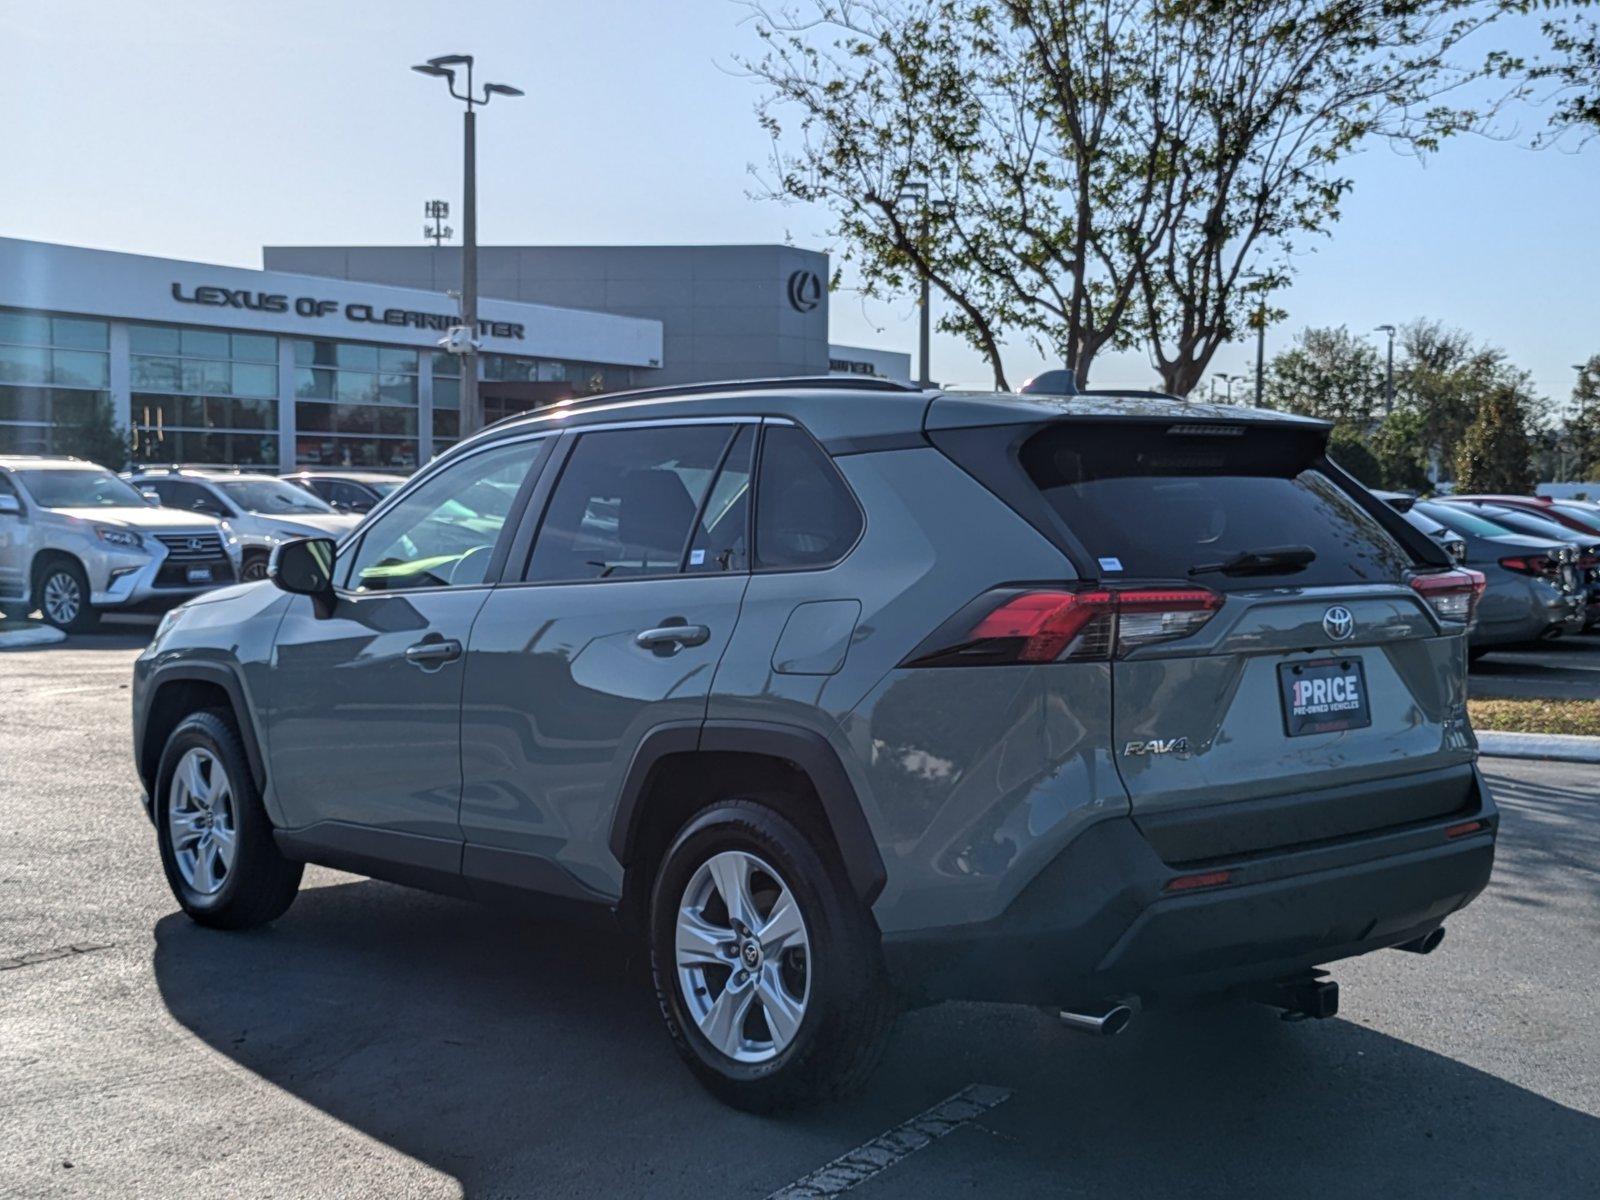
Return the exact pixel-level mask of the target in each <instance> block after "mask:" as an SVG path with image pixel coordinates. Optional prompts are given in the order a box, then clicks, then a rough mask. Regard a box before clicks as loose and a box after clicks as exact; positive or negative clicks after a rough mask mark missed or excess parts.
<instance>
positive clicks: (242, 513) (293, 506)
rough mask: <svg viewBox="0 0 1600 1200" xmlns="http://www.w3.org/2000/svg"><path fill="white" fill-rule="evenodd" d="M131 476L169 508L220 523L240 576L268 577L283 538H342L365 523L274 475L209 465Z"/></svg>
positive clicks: (149, 469) (152, 469)
mask: <svg viewBox="0 0 1600 1200" xmlns="http://www.w3.org/2000/svg"><path fill="white" fill-rule="evenodd" d="M127 478H129V479H131V480H132V481H133V485H134V486H135V487H137V488H139V489H140V490H142V491H145V492H151V493H154V494H155V495H156V496H157V497H158V498H159V499H160V502H161V503H162V504H164V505H166V506H167V507H168V508H181V509H185V510H187V511H189V512H198V513H204V514H205V515H207V516H209V517H215V518H217V519H219V520H220V521H221V522H222V530H223V536H224V537H226V538H227V539H228V541H229V547H230V550H231V551H232V552H234V553H236V554H237V555H238V556H239V558H240V563H241V566H240V575H239V577H240V579H243V580H246V581H249V580H254V579H265V578H266V577H267V559H268V558H270V557H271V555H272V548H273V547H274V546H276V545H277V544H278V543H279V542H282V541H287V540H288V539H289V538H297V537H331V538H333V539H335V540H338V539H339V538H340V537H343V536H344V534H346V533H347V532H349V531H350V530H352V529H354V528H355V527H356V526H357V525H358V524H360V522H361V518H360V517H359V516H356V515H352V514H347V513H341V512H338V511H336V510H335V509H334V508H333V507H332V506H331V505H329V504H328V503H327V502H326V501H325V500H323V499H322V498H321V497H319V496H316V495H313V494H312V493H310V492H308V491H306V490H305V489H304V488H298V487H295V486H294V485H293V484H291V483H285V482H284V481H283V480H281V479H278V478H275V477H274V476H271V475H248V474H245V473H243V472H241V471H229V470H223V469H221V468H205V467H145V468H142V469H139V470H136V471H134V472H132V474H130V475H129V476H127Z"/></svg>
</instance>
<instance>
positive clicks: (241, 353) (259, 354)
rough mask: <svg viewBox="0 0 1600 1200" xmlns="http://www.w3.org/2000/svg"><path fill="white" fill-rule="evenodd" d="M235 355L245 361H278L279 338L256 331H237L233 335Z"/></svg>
mask: <svg viewBox="0 0 1600 1200" xmlns="http://www.w3.org/2000/svg"><path fill="white" fill-rule="evenodd" d="M232 341H233V357H234V358H235V359H236V360H238V359H242V360H244V361H245V362H263V363H276V362H277V361H278V339H277V338H275V337H264V336H262V335H260V334H254V333H236V334H234V335H233V338H232Z"/></svg>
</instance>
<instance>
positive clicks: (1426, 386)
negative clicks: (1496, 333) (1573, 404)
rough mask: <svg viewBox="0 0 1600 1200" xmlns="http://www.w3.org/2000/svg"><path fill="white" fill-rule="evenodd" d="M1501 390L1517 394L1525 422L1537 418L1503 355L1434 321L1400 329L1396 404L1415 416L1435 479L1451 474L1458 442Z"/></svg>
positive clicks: (1520, 378) (1524, 382) (1525, 384)
mask: <svg viewBox="0 0 1600 1200" xmlns="http://www.w3.org/2000/svg"><path fill="white" fill-rule="evenodd" d="M1506 389H1511V390H1513V391H1515V392H1516V393H1517V394H1518V397H1519V399H1520V402H1521V404H1522V406H1523V410H1524V413H1525V415H1526V416H1527V417H1528V418H1529V419H1530V420H1537V419H1538V418H1539V417H1541V416H1542V415H1543V410H1544V405H1543V404H1542V403H1541V402H1539V401H1538V400H1537V399H1536V398H1535V396H1534V393H1533V384H1532V379H1531V377H1530V376H1529V375H1528V373H1527V372H1526V371H1523V370H1520V369H1518V368H1517V367H1514V366H1512V365H1511V363H1510V362H1508V361H1507V358H1506V354H1505V351H1503V350H1501V349H1499V348H1498V347H1495V346H1490V345H1488V344H1487V343H1478V342H1476V341H1474V339H1473V338H1472V335H1471V334H1469V333H1467V332H1466V331H1464V330H1461V329H1452V328H1450V327H1449V326H1447V325H1445V324H1443V323H1442V322H1439V321H1430V320H1425V319H1421V320H1416V321H1412V322H1410V323H1409V324H1407V325H1404V326H1402V327H1401V330H1400V354H1399V356H1398V358H1397V360H1396V362H1395V399H1396V405H1397V406H1398V407H1403V408H1408V409H1410V410H1412V411H1414V412H1415V413H1416V414H1417V416H1418V417H1419V419H1420V421H1421V441H1422V445H1423V447H1424V452H1425V455H1426V458H1427V459H1429V460H1431V461H1432V462H1433V463H1435V464H1437V465H1438V467H1439V470H1440V472H1441V474H1443V475H1445V476H1448V474H1449V473H1450V472H1451V470H1452V469H1453V467H1454V464H1455V462H1456V460H1457V458H1458V451H1459V448H1460V446H1461V443H1462V439H1463V438H1464V437H1465V436H1466V433H1467V430H1468V428H1470V427H1471V425H1472V423H1473V422H1474V421H1475V420H1476V419H1477V417H1478V413H1479V411H1480V410H1481V408H1482V407H1483V404H1484V403H1485V401H1486V400H1488V399H1489V397H1491V396H1493V395H1494V394H1496V393H1497V392H1500V391H1504V390H1506Z"/></svg>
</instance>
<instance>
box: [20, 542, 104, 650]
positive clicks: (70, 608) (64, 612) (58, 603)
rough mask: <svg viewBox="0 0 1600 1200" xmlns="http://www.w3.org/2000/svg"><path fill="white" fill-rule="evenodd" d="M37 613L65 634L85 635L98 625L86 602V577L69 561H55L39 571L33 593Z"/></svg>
mask: <svg viewBox="0 0 1600 1200" xmlns="http://www.w3.org/2000/svg"><path fill="white" fill-rule="evenodd" d="M33 594H34V595H35V596H36V597H38V600H39V612H40V614H41V615H42V616H43V617H44V619H45V620H46V621H48V622H49V623H50V624H51V625H54V626H55V627H56V628H57V629H63V630H65V631H66V632H68V633H88V632H89V631H90V630H91V629H93V628H94V627H95V626H96V625H98V624H99V623H100V613H99V611H98V610H97V609H96V608H95V607H94V606H93V605H91V604H90V603H89V577H88V576H87V575H85V574H84V572H83V568H82V567H80V566H79V565H78V564H77V563H76V562H74V561H73V560H72V559H70V558H55V559H52V560H51V561H49V562H47V563H45V565H44V566H43V567H41V568H40V569H39V577H38V580H37V582H36V585H35V587H34V590H33Z"/></svg>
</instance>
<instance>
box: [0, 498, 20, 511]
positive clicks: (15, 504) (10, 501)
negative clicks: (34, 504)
mask: <svg viewBox="0 0 1600 1200" xmlns="http://www.w3.org/2000/svg"><path fill="white" fill-rule="evenodd" d="M21 515H22V501H21V500H18V499H17V498H16V497H15V496H12V495H10V494H4V495H0V517H20V516H21Z"/></svg>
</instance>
